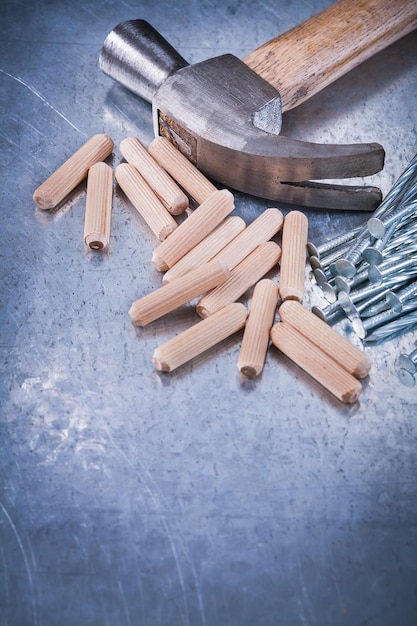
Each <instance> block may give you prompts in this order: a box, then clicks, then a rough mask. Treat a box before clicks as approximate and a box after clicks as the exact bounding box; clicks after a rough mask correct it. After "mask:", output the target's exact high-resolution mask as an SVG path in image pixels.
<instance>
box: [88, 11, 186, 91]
mask: <svg viewBox="0 0 417 626" xmlns="http://www.w3.org/2000/svg"><path fill="white" fill-rule="evenodd" d="M99 63H100V68H101V69H102V70H103V72H104V73H105V74H108V76H110V77H111V78H113V79H114V80H116V81H117V82H119V83H121V84H122V85H123V86H124V87H127V89H129V90H130V91H133V92H134V93H135V94H137V95H138V96H140V97H141V98H144V99H145V100H148V101H149V102H152V98H153V96H154V94H155V92H156V91H157V90H158V88H159V87H160V85H162V83H164V82H165V80H166V79H167V78H168V76H170V75H171V74H173V73H174V72H176V71H177V70H179V69H181V68H182V67H186V66H187V65H188V63H187V61H185V59H183V58H182V56H181V55H180V54H178V52H177V51H176V50H175V49H174V48H173V47H172V46H171V45H170V44H169V43H168V42H167V41H166V39H164V38H163V37H162V36H161V35H160V34H159V33H158V32H157V31H156V30H155V29H154V28H153V27H152V26H151V25H150V24H149V23H148V22H146V21H144V20H129V21H127V22H122V23H121V24H119V25H118V26H116V27H115V28H114V29H113V30H112V31H111V32H110V33H109V34H108V36H107V37H106V40H105V41H104V44H103V47H102V49H101V53H100V59H99Z"/></svg>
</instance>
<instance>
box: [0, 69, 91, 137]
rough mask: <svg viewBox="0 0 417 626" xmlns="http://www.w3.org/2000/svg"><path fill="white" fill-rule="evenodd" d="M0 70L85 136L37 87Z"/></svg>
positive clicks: (0, 70)
mask: <svg viewBox="0 0 417 626" xmlns="http://www.w3.org/2000/svg"><path fill="white" fill-rule="evenodd" d="M0 72H1V73H2V74H4V75H5V76H8V77H9V78H12V79H13V80H15V81H16V82H18V83H20V84H21V85H23V86H24V87H26V88H27V89H29V91H31V92H32V93H33V95H35V96H36V97H37V98H39V100H41V101H42V102H43V103H44V104H46V105H47V106H48V107H49V108H50V109H52V111H54V112H55V113H56V114H57V115H59V117H61V118H62V119H63V120H64V121H65V122H67V124H69V125H70V126H71V127H72V128H73V129H74V130H76V131H77V132H79V133H80V134H81V135H84V137H86V136H87V135H86V133H84V132H83V131H82V130H80V129H79V128H77V126H75V124H73V123H72V122H71V120H69V119H68V118H67V117H65V115H64V114H63V113H61V111H59V110H58V109H57V108H55V107H54V105H53V104H51V103H50V102H48V100H47V99H46V98H44V97H43V96H42V94H40V93H39V91H37V89H35V88H34V87H32V86H31V85H29V83H27V82H26V81H24V80H23V79H22V78H19V77H18V76H14V75H13V74H9V72H6V71H5V70H2V69H0Z"/></svg>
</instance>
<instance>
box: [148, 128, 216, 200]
mask: <svg viewBox="0 0 417 626" xmlns="http://www.w3.org/2000/svg"><path fill="white" fill-rule="evenodd" d="M148 151H149V153H150V154H151V155H152V156H153V158H154V159H155V160H156V161H157V162H158V163H159V165H160V166H161V167H163V168H164V170H166V171H167V172H168V174H170V175H171V176H172V178H173V179H174V180H176V181H177V183H178V184H179V185H181V187H182V188H183V189H185V191H186V192H187V193H189V194H190V196H191V197H192V198H194V200H196V201H197V203H198V204H202V203H203V202H204V201H205V200H207V198H208V197H209V196H211V194H212V193H213V192H214V191H216V187H215V186H214V185H213V183H211V182H210V181H209V180H208V178H206V177H205V176H204V174H203V173H202V172H200V170H198V169H197V168H196V167H195V165H193V164H192V163H191V161H189V160H188V159H187V158H186V157H185V156H184V155H183V154H182V153H181V152H180V151H179V150H177V148H176V147H175V146H173V145H172V143H170V142H169V141H168V139H166V138H165V137H156V139H154V140H153V141H152V142H151V143H150V144H149V146H148Z"/></svg>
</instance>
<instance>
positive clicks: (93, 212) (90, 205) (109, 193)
mask: <svg viewBox="0 0 417 626" xmlns="http://www.w3.org/2000/svg"><path fill="white" fill-rule="evenodd" d="M112 199H113V170H112V168H111V167H110V166H109V165H107V164H106V163H95V164H94V165H92V166H91V167H90V169H89V170H88V178H87V198H86V204H85V220H84V243H85V245H86V246H88V247H89V248H91V250H102V249H106V248H107V247H108V245H109V241H110V225H111V211H112Z"/></svg>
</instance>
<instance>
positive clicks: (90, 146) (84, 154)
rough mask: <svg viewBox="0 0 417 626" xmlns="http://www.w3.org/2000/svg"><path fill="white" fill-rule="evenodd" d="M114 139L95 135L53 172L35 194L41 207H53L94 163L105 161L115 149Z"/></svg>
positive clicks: (34, 197)
mask: <svg viewBox="0 0 417 626" xmlns="http://www.w3.org/2000/svg"><path fill="white" fill-rule="evenodd" d="M113 145H114V144H113V141H112V140H111V139H110V137H109V136H108V135H106V134H104V133H102V134H97V135H93V136H92V137H90V139H88V141H86V142H85V143H84V144H83V145H82V146H81V148H79V149H78V150H77V151H76V152H74V154H72V155H71V156H70V157H69V159H67V160H66V161H65V162H64V163H63V164H62V165H61V166H60V167H58V169H56V170H55V171H54V172H53V174H51V175H50V176H49V177H48V178H47V179H46V180H45V181H44V182H43V183H42V184H41V185H39V187H38V188H37V189H36V190H35V192H34V194H33V200H34V202H36V204H37V205H38V207H39V208H40V209H44V210H46V209H53V208H55V207H56V206H57V205H58V204H59V203H60V202H62V201H63V200H65V198H66V197H67V196H68V195H69V194H70V193H71V191H73V190H74V189H75V187H76V186H77V185H79V183H81V181H82V180H84V179H85V178H86V176H87V173H88V170H89V169H90V167H91V166H92V165H94V163H98V162H99V161H104V160H105V159H106V158H107V157H108V156H109V154H111V151H112V150H113Z"/></svg>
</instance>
